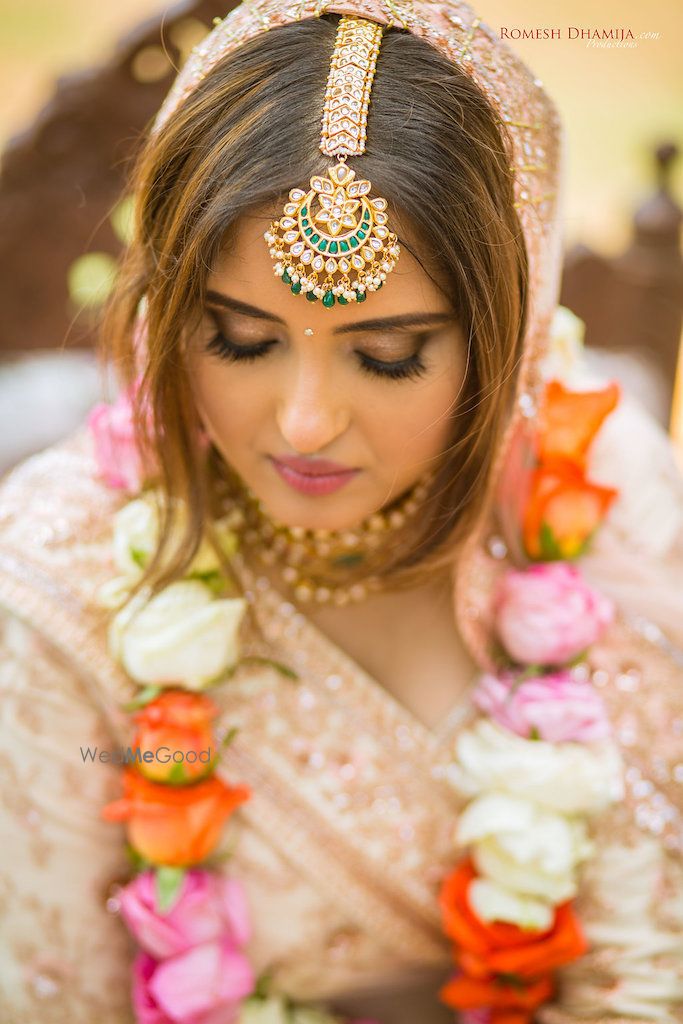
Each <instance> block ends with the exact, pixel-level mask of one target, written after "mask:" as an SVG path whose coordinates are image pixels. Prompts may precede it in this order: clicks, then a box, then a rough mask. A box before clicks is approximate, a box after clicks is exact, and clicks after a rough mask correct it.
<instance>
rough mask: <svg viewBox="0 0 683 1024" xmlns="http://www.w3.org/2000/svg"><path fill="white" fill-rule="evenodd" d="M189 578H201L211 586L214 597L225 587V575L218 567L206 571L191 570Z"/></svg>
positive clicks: (202, 581) (201, 580) (205, 583)
mask: <svg viewBox="0 0 683 1024" xmlns="http://www.w3.org/2000/svg"><path fill="white" fill-rule="evenodd" d="M188 579H190V580H199V581H200V582H201V583H203V584H204V585H205V586H207V587H208V588H209V590H210V591H211V593H212V594H213V596H214V597H218V596H219V595H220V594H222V593H223V590H224V588H225V577H224V576H223V575H222V573H221V572H219V570H218V569H209V570H207V571H206V572H191V573H190V574H189V576H188Z"/></svg>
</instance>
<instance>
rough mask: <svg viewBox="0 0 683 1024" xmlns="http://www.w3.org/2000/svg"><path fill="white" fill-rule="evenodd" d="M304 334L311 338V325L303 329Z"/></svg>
mask: <svg viewBox="0 0 683 1024" xmlns="http://www.w3.org/2000/svg"><path fill="white" fill-rule="evenodd" d="M304 334H306V335H308V337H309V338H312V337H313V328H312V327H306V328H305V329H304Z"/></svg>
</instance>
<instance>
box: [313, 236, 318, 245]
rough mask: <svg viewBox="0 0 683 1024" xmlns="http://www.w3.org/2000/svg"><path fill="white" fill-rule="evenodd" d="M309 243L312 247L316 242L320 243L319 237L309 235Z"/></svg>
mask: <svg viewBox="0 0 683 1024" xmlns="http://www.w3.org/2000/svg"><path fill="white" fill-rule="evenodd" d="M311 241H312V242H313V245H315V244H316V242H319V241H320V235H311Z"/></svg>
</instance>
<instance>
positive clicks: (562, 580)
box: [439, 380, 623, 1024]
mask: <svg viewBox="0 0 683 1024" xmlns="http://www.w3.org/2000/svg"><path fill="white" fill-rule="evenodd" d="M617 400H618V390H617V388H616V386H615V385H610V386H609V387H607V388H606V389H604V390H601V391H594V392H572V391H569V390H568V389H567V388H565V387H564V385H563V384H562V383H560V382H559V381H556V380H551V381H550V382H549V383H548V384H547V386H546V389H545V393H544V397H543V402H542V408H541V411H540V415H539V427H540V429H539V431H538V434H537V437H536V452H535V465H534V468H533V471H532V474H531V481H530V488H529V496H528V500H527V502H526V505H525V508H524V513H523V521H522V535H523V540H524V546H525V549H526V553H527V555H528V557H529V559H531V560H533V562H532V564H531V565H530V566H529V567H528V568H525V569H522V570H517V569H510V570H508V571H507V572H505V573H504V574H503V575H502V577H501V579H500V580H499V583H498V585H497V587H496V589H495V593H494V597H493V619H494V625H495V633H496V638H497V640H498V643H499V645H500V659H499V670H498V671H497V672H496V673H495V674H494V673H486V674H484V675H483V676H482V677H481V679H480V680H479V682H478V684H477V686H476V688H475V692H474V695H473V699H474V703H475V705H476V707H477V708H478V709H479V710H480V711H482V712H483V713H484V715H485V716H486V717H483V718H480V719H478V720H477V721H476V722H475V724H474V725H473V726H472V727H471V728H469V729H467V730H465V731H463V732H462V733H461V734H460V736H459V737H458V739H457V742H456V744H455V756H454V760H453V763H452V764H451V765H449V766H448V767H447V768H446V774H447V777H448V779H449V780H450V781H451V782H452V784H453V785H454V786H455V788H456V789H457V790H458V792H459V793H460V794H462V795H464V796H466V797H469V798H470V800H469V803H468V804H467V805H466V807H465V809H464V811H463V813H462V814H461V815H460V818H459V820H458V823H457V826H456V828H455V835H454V839H455V842H456V844H457V846H458V847H459V848H460V849H464V850H466V851H467V853H466V856H465V858H464V859H463V860H461V862H460V863H459V864H458V866H457V867H456V868H455V869H454V870H453V871H452V872H451V873H450V874H449V875H448V876H447V877H446V878H445V879H444V881H443V883H442V885H441V888H440V893H439V902H440V907H441V912H442V922H443V928H444V931H445V933H446V935H447V936H448V937H449V938H450V939H451V940H452V942H453V955H454V960H455V963H456V965H457V968H458V970H457V972H456V973H455V974H454V975H453V976H452V977H451V979H450V980H449V981H448V982H447V983H446V984H445V985H444V986H443V987H442V989H441V991H440V993H439V995H440V998H441V999H442V1001H443V1002H444V1003H446V1004H447V1005H448V1006H451V1007H453V1008H454V1009H457V1010H459V1011H461V1012H462V1015H463V1017H464V1018H465V1021H466V1024H528V1022H529V1021H530V1020H531V1018H532V1014H533V1011H534V1010H535V1009H536V1008H537V1007H538V1006H540V1005H541V1004H542V1003H544V1002H546V1001H547V1000H548V999H550V998H551V997H552V995H553V993H554V990H555V983H554V971H555V969H556V968H558V967H560V966H561V965H563V964H566V963H569V962H571V961H572V960H574V959H576V958H577V957H579V956H581V955H582V954H583V953H584V952H585V951H586V949H587V942H586V939H585V937H584V935H583V932H582V930H581V927H580V923H579V921H578V920H577V917H576V914H575V912H574V910H573V907H572V898H573V897H574V896H575V894H576V892H577V875H578V868H579V865H580V864H581V863H582V862H583V861H585V860H586V859H587V858H588V857H590V856H591V854H592V852H593V847H592V844H591V841H590V839H589V838H588V828H587V826H588V822H589V820H590V816H591V815H593V814H595V813H596V812H599V811H601V810H603V809H604V808H605V807H607V806H608V805H609V804H610V803H612V802H614V801H617V800H619V799H621V797H622V796H623V768H622V762H621V758H620V755H619V751H618V747H617V746H616V744H615V743H614V741H613V740H612V739H611V734H610V725H609V721H608V717H607V713H606V710H605V707H604V704H603V702H602V699H601V697H600V695H599V693H598V692H597V691H596V690H595V689H594V688H593V686H592V684H591V682H590V679H589V677H588V673H587V672H586V669H585V667H584V666H583V665H581V659H582V658H583V655H584V653H585V651H586V649H587V648H588V647H589V646H590V645H591V644H592V643H594V642H595V641H596V640H598V638H599V637H600V635H601V634H602V632H603V630H604V629H605V628H606V627H607V626H608V625H609V623H610V622H611V620H612V617H613V607H612V605H611V603H610V602H609V601H608V600H607V599H606V598H605V597H603V596H601V595H599V594H597V593H596V592H595V591H594V590H593V589H592V588H591V587H590V586H588V584H587V583H586V582H585V581H584V579H583V578H582V576H581V574H580V572H579V570H578V569H577V568H576V566H574V565H572V564H570V560H572V559H575V558H577V557H579V556H580V554H581V553H582V552H583V551H584V550H585V548H586V546H587V544H588V543H589V542H590V539H591V537H592V535H593V533H594V532H595V530H596V529H597V527H598V526H599V524H600V522H601V521H602V519H603V518H604V516H605V514H606V512H607V510H608V509H609V507H610V505H611V503H612V502H613V500H614V498H615V497H616V492H615V491H614V490H612V489H609V488H605V487H601V486H600V485H598V484H596V483H594V482H592V481H591V480H589V479H588V477H587V468H586V465H587V456H588V453H589V449H590V445H591V443H592V440H593V438H594V437H595V434H596V433H597V431H598V429H599V427H600V425H601V424H602V422H603V420H604V419H605V417H606V416H607V415H608V414H609V413H610V412H611V411H612V409H613V408H614V407H615V405H616V403H617Z"/></svg>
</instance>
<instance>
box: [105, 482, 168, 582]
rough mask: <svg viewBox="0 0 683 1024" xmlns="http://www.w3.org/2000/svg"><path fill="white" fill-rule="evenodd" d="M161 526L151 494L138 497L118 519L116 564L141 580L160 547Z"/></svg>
mask: <svg viewBox="0 0 683 1024" xmlns="http://www.w3.org/2000/svg"><path fill="white" fill-rule="evenodd" d="M158 533H159V523H158V516H157V511H156V507H155V505H154V499H153V497H152V496H151V495H146V496H145V497H142V498H136V499H135V500H134V501H129V502H128V504H127V505H124V506H123V508H121V509H119V511H118V512H117V513H116V515H115V516H114V542H113V555H114V562H115V563H116V566H117V568H118V569H120V570H121V572H122V573H124V574H125V575H127V576H132V577H137V576H139V575H140V573H141V572H142V567H143V566H144V565H145V564H146V563H147V562H148V560H149V558H150V556H151V555H152V554H153V553H154V551H155V550H156V546H157V537H158Z"/></svg>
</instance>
